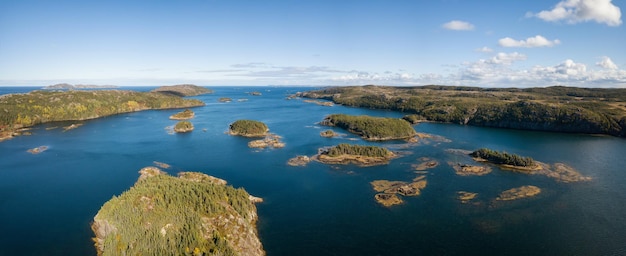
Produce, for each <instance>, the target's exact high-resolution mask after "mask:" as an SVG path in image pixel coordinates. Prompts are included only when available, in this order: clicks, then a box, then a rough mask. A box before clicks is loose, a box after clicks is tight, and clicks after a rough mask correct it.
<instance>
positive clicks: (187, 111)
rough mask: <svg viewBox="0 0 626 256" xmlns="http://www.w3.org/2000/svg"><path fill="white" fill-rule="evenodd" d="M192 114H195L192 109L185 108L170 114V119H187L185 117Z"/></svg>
mask: <svg viewBox="0 0 626 256" xmlns="http://www.w3.org/2000/svg"><path fill="white" fill-rule="evenodd" d="M194 115H195V113H193V111H191V109H185V110H184V111H181V112H178V113H176V114H174V115H172V116H170V119H174V120H187V119H191V118H193V117H194Z"/></svg>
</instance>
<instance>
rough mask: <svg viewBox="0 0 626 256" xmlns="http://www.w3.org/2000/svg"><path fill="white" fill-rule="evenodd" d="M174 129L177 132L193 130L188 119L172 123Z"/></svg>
mask: <svg viewBox="0 0 626 256" xmlns="http://www.w3.org/2000/svg"><path fill="white" fill-rule="evenodd" d="M174 131H175V132H177V133H186V132H190V131H193V124H192V123H191V122H189V121H180V122H178V123H176V125H174Z"/></svg>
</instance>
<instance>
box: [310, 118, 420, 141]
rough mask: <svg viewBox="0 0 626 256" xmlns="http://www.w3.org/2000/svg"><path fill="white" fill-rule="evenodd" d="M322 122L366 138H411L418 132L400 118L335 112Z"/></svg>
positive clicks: (378, 139) (377, 139)
mask: <svg viewBox="0 0 626 256" xmlns="http://www.w3.org/2000/svg"><path fill="white" fill-rule="evenodd" d="M320 124H321V125H327V126H337V127H340V128H343V129H346V130H347V131H349V132H351V133H354V134H357V135H360V136H361V137H362V138H363V139H366V140H376V141H380V140H397V139H409V138H412V137H414V136H415V135H416V134H417V133H416V132H415V129H413V127H411V125H410V124H409V123H408V122H407V121H405V120H402V119H398V118H388V117H372V116H351V115H345V114H333V115H329V116H327V117H326V118H325V119H324V120H323V121H322V122H321V123H320Z"/></svg>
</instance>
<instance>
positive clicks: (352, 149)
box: [313, 143, 397, 166]
mask: <svg viewBox="0 0 626 256" xmlns="http://www.w3.org/2000/svg"><path fill="white" fill-rule="evenodd" d="M395 157H397V156H396V154H394V153H393V152H391V151H389V150H388V149H386V148H382V147H377V146H361V145H351V144H346V143H342V144H339V145H337V146H334V147H330V148H325V149H320V150H319V153H318V154H317V155H315V156H314V157H313V159H314V160H317V161H319V162H322V163H325V164H356V165H359V166H373V165H382V164H387V163H389V161H390V160H391V159H393V158H395Z"/></svg>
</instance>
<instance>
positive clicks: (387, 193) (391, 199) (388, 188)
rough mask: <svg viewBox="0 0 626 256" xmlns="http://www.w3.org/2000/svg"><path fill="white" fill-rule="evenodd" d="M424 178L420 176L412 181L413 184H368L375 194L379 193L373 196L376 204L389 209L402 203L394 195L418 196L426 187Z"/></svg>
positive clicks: (398, 182) (389, 182) (384, 181)
mask: <svg viewBox="0 0 626 256" xmlns="http://www.w3.org/2000/svg"><path fill="white" fill-rule="evenodd" d="M425 178H426V177H425V176H420V177H418V178H416V179H414V180H413V182H404V181H388V180H375V181H372V182H371V183H370V184H371V185H372V188H373V189H374V190H375V191H376V192H380V193H379V194H376V195H374V199H376V202H378V203H380V204H382V205H383V206H386V207H389V206H393V205H396V204H401V203H403V202H404V201H402V199H401V198H400V197H398V195H396V194H399V195H402V196H419V195H420V193H421V190H422V189H424V188H425V187H426V184H427V182H426V180H425Z"/></svg>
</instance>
